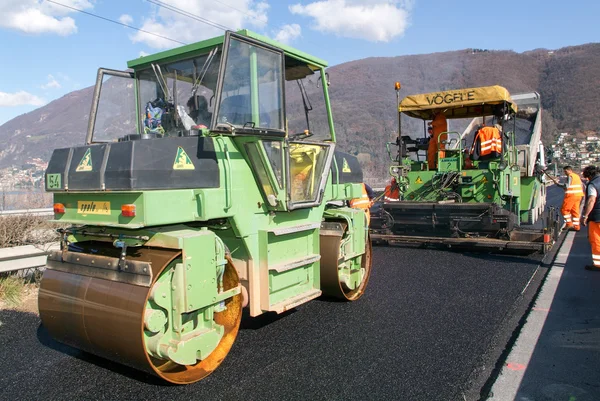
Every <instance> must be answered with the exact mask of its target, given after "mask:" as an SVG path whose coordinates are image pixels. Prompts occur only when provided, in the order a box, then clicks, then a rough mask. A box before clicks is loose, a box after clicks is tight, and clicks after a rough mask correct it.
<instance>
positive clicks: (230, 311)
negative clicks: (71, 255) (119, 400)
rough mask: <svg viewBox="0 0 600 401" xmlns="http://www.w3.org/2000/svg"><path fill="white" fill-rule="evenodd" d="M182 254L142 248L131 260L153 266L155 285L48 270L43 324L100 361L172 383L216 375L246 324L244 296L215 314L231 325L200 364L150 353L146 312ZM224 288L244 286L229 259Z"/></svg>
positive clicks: (43, 293) (42, 302)
mask: <svg viewBox="0 0 600 401" xmlns="http://www.w3.org/2000/svg"><path fill="white" fill-rule="evenodd" d="M180 256H181V253H180V252H179V251H176V250H175V251H173V250H162V249H150V248H142V249H141V250H139V251H138V252H136V255H135V256H133V257H131V258H130V257H129V256H128V260H137V261H146V262H151V266H152V272H153V278H154V279H153V282H152V285H151V286H150V287H143V286H138V285H133V284H126V283H122V282H118V281H110V280H105V279H101V278H96V277H89V276H84V275H79V274H74V273H67V272H64V271H58V270H53V269H47V270H46V271H45V272H44V277H43V279H42V283H41V286H40V292H39V301H38V302H39V310H40V317H41V320H42V324H43V325H44V326H45V327H46V328H47V330H48V332H49V333H50V335H51V336H52V337H53V338H54V339H56V340H57V341H60V342H62V343H65V344H68V345H71V346H73V347H75V348H78V349H81V350H84V351H86V352H89V353H92V354H95V355H98V356H100V357H103V358H106V359H109V360H112V361H115V362H118V363H121V364H124V365H127V366H130V367H133V368H135V369H138V370H142V371H145V372H148V373H151V374H154V375H157V376H159V377H161V378H163V379H165V380H167V381H169V382H172V383H176V384H187V383H192V382H195V381H198V380H200V379H202V378H204V377H206V376H207V375H209V374H210V373H212V371H214V370H215V369H216V368H217V366H218V365H219V364H220V363H221V362H222V360H223V359H224V358H225V356H226V355H227V353H228V352H229V349H230V348H231V346H232V345H233V342H234V340H235V337H236V335H237V331H238V329H239V324H240V320H241V303H242V300H241V296H240V295H236V296H234V297H232V298H230V299H228V300H227V301H226V306H227V309H226V310H225V311H223V312H221V313H215V318H214V320H215V322H216V323H218V324H220V325H223V326H225V334H224V336H223V338H222V339H221V342H220V343H219V345H218V347H217V349H215V350H214V351H213V352H212V353H211V354H210V355H209V356H208V357H207V358H205V359H204V360H202V361H199V362H198V363H197V364H195V365H189V366H184V365H178V364H176V363H173V362H171V361H168V360H158V359H155V358H152V357H151V356H150V355H148V353H147V351H146V347H145V343H144V313H145V310H146V304H147V302H148V298H149V296H150V294H151V291H152V288H153V285H154V283H155V282H156V280H157V278H158V277H159V275H160V274H161V273H162V272H163V271H164V270H165V269H166V268H168V267H170V266H172V265H173V264H174V263H175V262H177V260H180V259H177V258H178V257H180ZM228 262H229V263H228V266H227V268H226V269H225V275H224V282H223V285H224V288H225V290H227V289H229V288H233V287H235V286H236V285H237V284H238V278H237V273H236V272H235V270H234V269H233V267H232V265H231V261H228Z"/></svg>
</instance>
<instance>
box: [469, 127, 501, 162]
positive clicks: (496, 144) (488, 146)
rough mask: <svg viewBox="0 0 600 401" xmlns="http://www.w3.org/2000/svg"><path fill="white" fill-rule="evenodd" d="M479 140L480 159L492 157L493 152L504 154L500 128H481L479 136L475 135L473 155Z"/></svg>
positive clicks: (478, 132)
mask: <svg viewBox="0 0 600 401" xmlns="http://www.w3.org/2000/svg"><path fill="white" fill-rule="evenodd" d="M478 139H479V142H480V145H481V149H480V153H479V156H480V157H481V156H487V155H490V154H492V152H496V153H498V154H500V153H502V137H501V136H500V130H498V128H496V127H481V128H480V129H479V131H477V135H475V140H474V141H473V147H472V148H471V153H473V150H474V148H475V144H476V143H477V140H478Z"/></svg>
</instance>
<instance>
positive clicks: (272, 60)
mask: <svg viewBox="0 0 600 401" xmlns="http://www.w3.org/2000/svg"><path fill="white" fill-rule="evenodd" d="M159 60H160V61H159ZM163 60H166V61H163ZM326 65H327V64H326V62H325V61H323V60H320V59H317V58H314V57H307V56H306V55H305V54H304V53H302V52H299V51H296V50H295V49H292V48H289V47H287V46H283V45H280V44H277V43H276V42H272V41H271V40H269V39H267V38H264V37H262V36H260V35H257V34H254V33H252V32H249V31H240V32H238V33H233V32H227V33H226V35H225V36H223V37H222V38H218V40H215V39H211V40H208V41H204V42H199V43H196V44H192V45H188V46H185V47H182V48H179V49H174V50H170V51H167V52H163V53H159V54H157V55H153V56H147V57H142V58H139V59H137V60H133V61H130V62H129V63H128V66H129V67H130V68H132V69H133V71H113V70H106V69H100V70H99V72H98V84H97V85H96V91H95V93H94V100H95V101H94V103H93V106H92V111H91V116H90V125H89V127H88V136H87V141H86V142H87V144H92V143H112V142H129V141H138V140H157V141H161V140H170V139H173V138H179V137H193V136H199V137H204V138H207V139H208V140H209V141H212V140H213V139H214V138H218V136H220V135H227V136H236V137H244V138H245V139H244V140H240V142H239V143H238V145H239V146H240V147H241V148H242V149H243V152H244V155H245V156H246V157H247V158H248V160H249V163H250V165H251V168H252V169H253V172H254V173H255V176H256V179H257V181H259V182H260V184H261V185H260V186H259V187H260V188H261V190H262V191H263V195H264V198H265V203H266V204H268V205H269V207H270V208H272V209H273V210H292V209H295V208H305V207H312V206H315V205H318V204H320V202H321V200H322V198H323V189H324V187H325V184H326V180H327V173H328V171H329V169H330V168H331V166H332V163H334V162H333V155H334V142H335V134H334V131H333V122H332V117H331V108H330V104H329V101H328V90H327V86H328V78H327V76H326V74H325V67H326ZM156 146H158V148H159V147H160V145H158V144H156V145H152V147H153V148H154V147H156ZM158 148H157V149H158ZM334 164H335V163H334ZM340 168H341V166H340ZM336 177H337V175H336ZM361 179H362V177H361Z"/></svg>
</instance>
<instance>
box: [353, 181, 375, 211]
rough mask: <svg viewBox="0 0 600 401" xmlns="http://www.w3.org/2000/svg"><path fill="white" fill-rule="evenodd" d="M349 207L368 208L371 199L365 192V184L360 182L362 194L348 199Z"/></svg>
mask: <svg viewBox="0 0 600 401" xmlns="http://www.w3.org/2000/svg"><path fill="white" fill-rule="evenodd" d="M350 207H352V208H354V209H369V208H370V207H371V200H370V199H369V195H368V194H367V189H366V188H365V184H362V195H361V196H360V198H354V199H352V200H350Z"/></svg>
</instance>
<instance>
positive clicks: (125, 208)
mask: <svg viewBox="0 0 600 401" xmlns="http://www.w3.org/2000/svg"><path fill="white" fill-rule="evenodd" d="M121 214H122V215H123V217H135V205H132V204H127V205H121Z"/></svg>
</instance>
